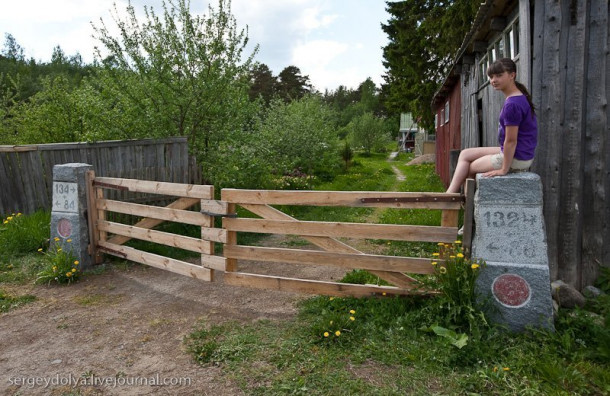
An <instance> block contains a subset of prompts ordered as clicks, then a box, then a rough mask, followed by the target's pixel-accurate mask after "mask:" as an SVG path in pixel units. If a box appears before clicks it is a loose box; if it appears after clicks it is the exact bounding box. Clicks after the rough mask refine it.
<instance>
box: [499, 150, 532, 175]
mask: <svg viewBox="0 0 610 396" xmlns="http://www.w3.org/2000/svg"><path fill="white" fill-rule="evenodd" d="M503 162H504V154H502V153H499V154H494V155H492V156H491V166H492V167H493V168H494V169H502V163H503ZM532 162H534V159H533V158H532V159H531V160H519V159H516V158H513V163H512V164H510V171H511V172H519V171H521V172H523V171H526V170H528V169H529V168H530V166H531V165H532Z"/></svg>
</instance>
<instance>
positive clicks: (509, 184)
mask: <svg viewBox="0 0 610 396" xmlns="http://www.w3.org/2000/svg"><path fill="white" fill-rule="evenodd" d="M476 181H477V192H476V194H475V209H474V220H475V224H476V227H475V235H474V239H473V243H472V257H473V258H478V259H483V260H485V261H486V262H487V267H486V268H484V269H483V270H482V271H481V273H480V274H479V278H478V280H477V291H478V293H479V294H480V296H481V297H482V298H489V299H490V300H491V301H492V303H493V305H494V306H495V307H496V308H497V312H491V319H492V320H493V321H495V322H496V323H502V324H505V325H506V326H507V327H508V328H509V329H510V330H513V331H522V330H524V329H525V328H526V327H527V326H532V327H542V328H547V329H551V330H553V329H554V326H553V302H552V299H551V286H550V276H549V262H548V256H547V244H546V233H545V228H544V217H543V213H542V205H543V202H542V183H541V182H540V177H539V176H538V175H536V174H534V173H529V172H527V173H516V174H509V175H506V176H501V177H491V178H485V177H481V175H477V179H476Z"/></svg>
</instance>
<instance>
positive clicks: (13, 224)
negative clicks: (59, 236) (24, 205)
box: [0, 211, 51, 261]
mask: <svg viewBox="0 0 610 396" xmlns="http://www.w3.org/2000/svg"><path fill="white" fill-rule="evenodd" d="M50 223H51V214H50V212H43V211H38V212H35V213H33V214H31V215H22V214H21V213H16V214H15V213H13V214H12V215H10V216H7V217H6V218H5V219H3V220H2V222H1V223H0V261H6V260H8V259H9V258H12V257H15V256H22V255H24V254H27V253H31V252H35V251H36V250H37V249H39V248H43V247H45V246H46V245H47V244H48V240H49V234H50V232H51V231H50Z"/></svg>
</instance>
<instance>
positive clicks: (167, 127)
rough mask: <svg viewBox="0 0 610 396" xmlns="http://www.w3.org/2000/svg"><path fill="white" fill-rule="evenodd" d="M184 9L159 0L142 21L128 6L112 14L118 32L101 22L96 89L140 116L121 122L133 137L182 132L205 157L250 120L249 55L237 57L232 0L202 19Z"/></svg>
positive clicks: (242, 41) (239, 40) (241, 40)
mask: <svg viewBox="0 0 610 396" xmlns="http://www.w3.org/2000/svg"><path fill="white" fill-rule="evenodd" d="M189 9H190V4H189V2H188V0H175V1H174V0H168V1H167V2H165V1H164V2H163V12H162V14H160V15H158V14H157V13H156V12H155V11H154V10H153V9H152V8H149V7H145V8H144V11H145V20H144V21H142V22H140V21H139V20H138V18H137V17H136V12H135V9H134V7H133V6H132V5H129V6H128V7H127V10H126V14H127V16H126V18H125V19H121V18H120V16H119V13H118V11H117V12H115V16H114V22H115V23H116V25H117V27H118V28H119V32H120V34H119V37H113V36H112V34H111V33H110V30H109V29H108V28H107V27H106V24H105V23H104V21H101V24H100V25H99V26H94V29H95V31H96V38H97V39H99V41H100V42H101V43H102V45H103V47H105V50H106V51H107V53H108V56H105V57H103V56H102V53H103V52H102V49H101V48H98V49H97V59H98V60H99V61H100V62H101V64H102V65H103V69H102V71H101V72H100V74H101V76H100V78H102V79H103V81H104V85H103V86H102V87H101V88H102V89H103V90H107V91H109V92H111V93H112V94H113V95H116V101H117V104H116V105H117V106H120V107H122V111H123V112H124V113H127V114H129V113H138V114H140V117H138V118H137V119H138V121H137V122H136V123H131V124H128V125H125V128H126V131H127V132H128V134H129V135H130V136H131V137H145V136H146V137H151V136H152V137H160V136H187V137H188V142H189V147H190V148H191V150H193V151H194V152H195V153H196V154H197V155H198V157H199V158H200V159H201V160H202V161H203V162H207V158H208V154H209V153H210V152H211V151H213V150H214V149H215V147H217V146H218V145H219V143H220V142H221V141H222V140H223V139H224V137H225V136H226V135H227V134H228V133H229V132H230V131H232V130H234V129H241V128H242V127H243V124H244V123H245V122H246V121H247V117H248V116H249V114H250V112H249V111H248V105H249V100H248V96H247V93H248V72H249V70H250V66H251V63H252V59H253V56H254V53H253V54H251V55H250V56H248V57H247V58H246V59H245V60H243V59H242V54H243V51H244V48H245V46H246V44H247V42H248V38H247V34H246V32H245V31H244V30H241V31H240V30H238V29H237V27H236V21H235V18H234V17H233V16H232V15H231V12H230V2H229V1H227V0H219V2H218V8H217V9H214V8H213V7H212V6H209V8H208V12H207V14H206V15H203V16H195V15H193V14H191V13H190V11H189ZM115 11H116V10H115ZM255 52H256V50H255ZM129 115H133V114H129ZM128 119H129V118H128Z"/></svg>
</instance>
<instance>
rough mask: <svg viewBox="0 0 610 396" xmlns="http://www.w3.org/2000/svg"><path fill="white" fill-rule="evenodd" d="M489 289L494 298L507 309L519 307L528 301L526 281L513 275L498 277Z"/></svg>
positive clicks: (528, 291) (528, 293) (528, 294)
mask: <svg viewBox="0 0 610 396" xmlns="http://www.w3.org/2000/svg"><path fill="white" fill-rule="evenodd" d="M491 289H492V292H493V295H494V297H495V298H496V299H497V300H498V301H499V302H501V303H502V304H504V305H508V306H509V307H520V306H521V305H523V304H525V303H526V302H527V301H528V300H529V298H530V294H531V289H530V285H529V284H528V283H527V281H526V280H525V279H523V278H522V277H520V276H519V275H515V274H504V275H500V276H498V277H497V278H496V279H495V280H494V282H493V285H492V286H491Z"/></svg>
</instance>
